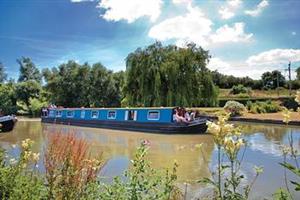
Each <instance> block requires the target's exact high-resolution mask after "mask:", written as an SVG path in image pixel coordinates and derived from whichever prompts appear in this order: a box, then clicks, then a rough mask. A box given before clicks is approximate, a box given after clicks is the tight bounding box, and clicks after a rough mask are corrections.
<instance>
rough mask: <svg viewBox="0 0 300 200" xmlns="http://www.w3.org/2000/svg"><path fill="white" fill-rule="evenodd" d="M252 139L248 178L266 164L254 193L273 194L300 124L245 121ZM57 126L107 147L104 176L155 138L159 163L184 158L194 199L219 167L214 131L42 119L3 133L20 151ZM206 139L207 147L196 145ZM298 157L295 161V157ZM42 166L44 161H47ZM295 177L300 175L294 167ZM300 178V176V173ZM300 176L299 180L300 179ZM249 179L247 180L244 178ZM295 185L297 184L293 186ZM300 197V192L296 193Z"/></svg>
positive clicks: (182, 175) (182, 172)
mask: <svg viewBox="0 0 300 200" xmlns="http://www.w3.org/2000/svg"><path fill="white" fill-rule="evenodd" d="M239 125H240V126H242V128H243V130H244V135H245V139H246V140H247V141H248V145H247V148H246V150H245V156H244V159H243V163H242V168H241V172H242V173H243V174H245V180H246V181H251V180H252V178H253V177H254V175H255V173H254V170H253V167H254V166H255V165H256V166H263V167H264V172H263V174H262V175H261V176H259V178H258V179H257V181H256V183H255V185H254V188H253V191H252V195H251V199H262V197H265V198H268V199H269V198H272V194H273V193H274V192H275V191H276V189H278V188H279V187H285V184H284V170H283V168H282V167H281V166H280V165H279V164H278V163H279V162H281V161H282V160H283V158H282V153H281V148H280V147H281V145H282V144H288V141H289V137H290V135H291V134H292V136H293V139H294V147H295V148H296V149H298V150H300V128H299V127H286V126H279V125H266V124H264V125H261V124H250V123H249V124H246V123H245V124H239ZM53 132H61V133H68V132H72V133H75V134H76V135H77V136H78V137H83V138H85V139H86V140H88V142H89V144H90V147H91V148H92V151H93V152H95V153H102V155H103V159H104V160H105V161H106V165H105V166H104V168H103V170H102V171H101V177H102V178H103V179H104V181H110V180H111V179H112V177H114V176H117V175H122V174H123V173H124V171H125V170H126V169H128V167H129V166H130V160H131V159H132V158H133V155H134V153H135V149H136V147H137V146H138V145H139V144H140V142H141V141H142V140H149V141H150V152H149V156H148V158H149V160H150V161H151V163H152V166H153V167H155V168H167V167H168V168H170V167H172V165H173V163H174V160H176V161H177V162H178V163H179V168H178V182H179V184H181V185H182V186H183V185H184V184H187V191H188V197H189V199H193V198H194V197H199V196H201V195H205V193H206V192H207V188H206V189H204V188H203V187H201V186H200V185H199V184H197V183H196V182H197V181H198V180H200V179H201V178H204V177H210V170H211V169H213V168H215V167H216V148H215V145H214V143H213V138H212V136H211V135H208V134H202V135H200V134H199V135H161V134H149V133H139V132H128V131H116V130H107V129H95V128H83V127H74V126H65V125H52V124H41V122H40V121H19V122H18V123H17V125H16V127H15V129H14V130H13V131H12V132H10V133H0V146H1V147H3V148H5V149H7V150H8V152H10V154H12V155H14V154H16V155H17V153H18V152H17V151H18V150H14V148H12V145H13V144H20V142H21V141H22V140H24V139H26V138H30V139H32V140H34V141H35V144H34V147H33V151H34V152H42V151H43V149H44V148H45V141H46V138H47V135H48V134H51V133H53ZM199 143H202V144H203V146H202V152H201V151H199V149H197V148H195V145H196V144H199ZM291 162H292V161H291ZM41 168H42V162H41ZM288 176H289V177H288V178H289V179H294V180H295V177H293V175H292V174H289V173H288ZM296 180H297V179H296ZM298 181H299V180H298ZM243 184H244V183H243ZM290 187H291V190H293V189H292V188H293V187H292V186H290ZM294 196H295V198H296V199H300V195H299V192H298V194H297V193H294Z"/></svg>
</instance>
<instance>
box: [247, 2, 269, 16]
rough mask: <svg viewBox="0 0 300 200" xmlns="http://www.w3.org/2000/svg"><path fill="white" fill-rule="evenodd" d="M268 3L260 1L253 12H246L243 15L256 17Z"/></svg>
mask: <svg viewBox="0 0 300 200" xmlns="http://www.w3.org/2000/svg"><path fill="white" fill-rule="evenodd" d="M268 5H269V2H268V1H267V0H262V1H261V2H260V3H259V4H258V5H257V6H256V8H255V9H253V10H246V11H245V14H247V15H250V16H252V17H256V16H258V15H259V14H260V13H261V12H262V11H263V10H264V9H265V8H266V7H267V6H268Z"/></svg>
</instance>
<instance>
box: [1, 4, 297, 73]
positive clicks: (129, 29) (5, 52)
mask: <svg viewBox="0 0 300 200" xmlns="http://www.w3.org/2000/svg"><path fill="white" fill-rule="evenodd" d="M299 10H300V1H298V0H284V1H283V0H169V1H163V0H102V1H97V0H0V61H1V62H2V63H3V64H4V66H5V67H6V71H7V72H8V75H9V76H10V77H13V78H16V77H17V76H18V70H19V66H18V64H17V63H16V59H17V58H20V57H21V56H26V57H30V58H32V60H33V61H34V63H36V65H37V66H38V67H39V68H40V69H42V68H44V67H54V66H58V65H59V64H61V63H63V62H66V61H67V60H70V59H72V60H76V61H78V62H80V63H84V62H89V63H95V62H101V63H103V64H104V65H105V66H106V67H107V68H109V69H112V70H114V71H118V70H124V69H125V62H124V59H125V58H126V56H127V55H128V53H130V52H132V51H134V50H135V49H136V48H138V47H145V46H146V45H148V44H151V43H153V42H154V41H156V40H159V41H162V42H163V43H164V44H176V45H178V46H182V47H184V45H185V44H186V43H187V42H190V41H192V42H195V43H196V44H197V45H200V46H202V47H204V48H205V49H207V50H209V51H210V54H211V55H212V59H211V62H210V63H209V65H208V67H209V68H210V69H212V70H215V69H216V70H218V71H220V72H222V73H225V74H233V75H236V76H246V75H248V76H250V77H252V78H259V77H260V75H261V74H262V73H263V72H265V71H269V70H273V69H279V70H281V71H282V72H283V73H284V74H285V72H284V68H286V66H287V63H288V61H292V67H293V68H296V67H299V66H300V62H299V61H300V40H299V35H300V26H299V20H300V12H299Z"/></svg>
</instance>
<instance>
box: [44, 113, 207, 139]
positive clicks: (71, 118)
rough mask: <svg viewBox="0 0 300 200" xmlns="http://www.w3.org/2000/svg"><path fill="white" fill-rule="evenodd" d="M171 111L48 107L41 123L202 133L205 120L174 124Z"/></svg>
mask: <svg viewBox="0 0 300 200" xmlns="http://www.w3.org/2000/svg"><path fill="white" fill-rule="evenodd" d="M173 113H174V108H49V109H46V110H43V111H42V122H43V123H56V124H66V125H74V126H85V127H95V128H107V129H118V130H128V131H140V132H152V133H204V132H205V131H206V129H207V126H206V119H205V118H202V119H195V120H193V121H190V122H180V123H178V122H174V121H173Z"/></svg>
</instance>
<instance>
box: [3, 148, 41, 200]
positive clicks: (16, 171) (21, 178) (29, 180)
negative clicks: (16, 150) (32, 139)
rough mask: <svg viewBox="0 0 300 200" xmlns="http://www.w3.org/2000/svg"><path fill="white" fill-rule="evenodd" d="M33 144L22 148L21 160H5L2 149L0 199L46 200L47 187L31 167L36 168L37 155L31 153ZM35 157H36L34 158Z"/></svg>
mask: <svg viewBox="0 0 300 200" xmlns="http://www.w3.org/2000/svg"><path fill="white" fill-rule="evenodd" d="M30 149H31V144H28V147H26V148H22V151H21V153H20V156H19V159H15V158H12V159H7V160H6V159H5V157H6V154H5V152H4V150H2V149H0V199H7V200H9V199H12V200H14V199H21V200H31V199H37V200H38V199H45V197H46V196H45V194H46V190H45V186H44V184H43V180H42V179H41V178H40V176H38V174H37V173H36V172H35V170H34V169H33V168H31V166H33V167H34V168H35V165H36V162H37V160H34V159H32V158H31V157H35V159H36V155H35V154H34V153H32V152H31V151H30ZM33 155H35V156H33Z"/></svg>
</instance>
